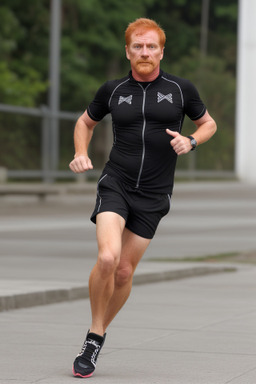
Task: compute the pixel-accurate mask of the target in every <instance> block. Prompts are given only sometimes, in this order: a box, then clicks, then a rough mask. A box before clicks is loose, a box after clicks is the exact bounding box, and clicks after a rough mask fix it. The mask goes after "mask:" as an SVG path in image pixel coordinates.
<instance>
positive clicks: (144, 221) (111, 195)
mask: <svg viewBox="0 0 256 384" xmlns="http://www.w3.org/2000/svg"><path fill="white" fill-rule="evenodd" d="M170 203H171V198H170V195H168V194H159V193H149V192H143V191H141V190H138V189H135V188H132V187H130V186H128V185H126V184H124V183H123V182H122V181H119V180H118V179H116V178H115V177H113V176H110V175H108V174H104V175H103V176H102V177H101V178H100V179H99V182H98V187H97V199H96V205H95V209H94V211H93V213H92V216H91V221H92V222H93V223H96V216H97V214H98V213H101V212H115V213H117V214H119V215H120V216H122V217H123V218H124V219H125V221H126V228H128V229H129V230H130V231H131V232H133V233H135V234H136V235H139V236H141V237H144V238H146V239H152V238H153V237H154V234H155V232H156V229H157V226H158V224H159V222H160V220H161V219H162V217H163V216H165V215H166V214H167V213H168V212H169V209H170Z"/></svg>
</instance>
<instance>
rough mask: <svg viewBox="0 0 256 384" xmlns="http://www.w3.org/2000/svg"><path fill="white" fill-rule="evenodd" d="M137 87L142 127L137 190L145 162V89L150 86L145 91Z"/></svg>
mask: <svg viewBox="0 0 256 384" xmlns="http://www.w3.org/2000/svg"><path fill="white" fill-rule="evenodd" d="M138 85H139V86H140V87H141V89H142V91H143V100H142V117H143V126H142V133H141V137H142V155H141V163H140V171H139V175H138V178H137V183H136V188H139V185H140V178H141V174H142V170H143V165H144V160H145V150H146V149H145V129H146V116H145V102H146V91H147V88H148V87H149V86H150V84H148V85H147V86H146V88H145V89H144V88H143V86H142V85H141V84H140V83H138Z"/></svg>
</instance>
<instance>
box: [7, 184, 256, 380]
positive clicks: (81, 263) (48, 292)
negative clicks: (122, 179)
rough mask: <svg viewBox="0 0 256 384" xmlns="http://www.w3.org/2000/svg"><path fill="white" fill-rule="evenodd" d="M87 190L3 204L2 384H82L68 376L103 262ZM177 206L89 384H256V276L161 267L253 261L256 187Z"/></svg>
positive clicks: (222, 267) (192, 196) (217, 191)
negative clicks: (248, 256) (230, 257)
mask: <svg viewBox="0 0 256 384" xmlns="http://www.w3.org/2000/svg"><path fill="white" fill-rule="evenodd" d="M90 188H91V186H90ZM65 190H66V191H67V189H66V187H65ZM86 191H87V190H86V185H80V186H79V188H76V190H75V189H73V190H72V193H70V194H68V193H67V192H65V193H60V195H58V196H55V195H53V196H52V195H51V196H47V197H46V199H45V201H44V202H43V203H40V204H39V203H38V199H37V197H36V196H35V197H33V196H29V197H27V196H4V197H1V198H0V214H1V222H0V310H2V312H1V313H0V340H1V343H0V356H1V359H0V384H9V383H10V384H11V383H12V384H15V383H17V384H23V383H31V384H32V383H33V384H34V383H40V384H60V383H62V384H66V383H72V382H74V380H79V379H75V378H72V375H71V365H72V361H73V359H74V356H75V355H76V354H77V353H78V351H79V349H80V347H81V344H82V342H83V338H84V336H85V333H86V331H87V327H88V326H89V324H90V311H89V301H88V299H85V300H77V299H79V298H80V299H81V298H82V297H87V296H88V288H87V281H88V276H89V273H90V270H91V268H92V266H93V264H94V263H95V255H96V251H97V250H96V242H95V227H94V225H92V224H91V223H90V222H89V220H88V217H89V214H90V212H91V210H92V206H93V204H94V200H95V196H94V195H92V194H91V189H90V193H86ZM172 204H173V206H172V209H171V212H170V214H169V215H168V216H167V217H166V218H165V219H164V220H163V221H162V223H161V225H160V227H159V230H158V232H157V235H156V237H155V239H154V240H153V242H152V244H151V245H150V247H149V249H148V250H147V252H146V254H145V256H144V258H143V260H142V262H141V263H140V265H139V267H138V269H137V271H136V276H135V286H134V288H133V294H132V296H131V298H130V299H129V302H128V303H127V305H126V306H125V308H124V310H123V311H122V312H121V313H120V315H119V316H118V317H117V318H116V319H115V321H114V323H113V325H112V326H111V327H110V328H109V331H108V337H107V341H106V345H105V346H104V350H103V351H102V356H101V357H100V359H99V363H98V367H97V372H96V373H95V376H93V377H92V378H90V380H91V381H92V382H94V383H118V384H122V383H127V384H128V383H129V384H130V383H135V384H143V383H147V384H150V383H172V384H201V383H202V384H228V383H232V384H255V383H256V306H255V304H256V301H255V300H256V299H255V297H256V284H255V281H256V267H254V266H250V265H241V264H236V265H235V266H234V265H228V264H217V263H192V262H187V263H179V262H176V263H174V262H163V261H160V260H161V259H163V258H164V259H172V258H175V259H180V258H183V257H188V258H193V257H195V256H204V255H214V254H218V253H226V252H231V253H232V252H238V253H239V252H251V251H255V250H256V239H255V233H256V186H253V185H245V184H241V183H238V182H219V183H212V182H209V183H188V184H187V183H184V184H182V183H180V184H176V187H175V190H174V197H173V203H172ZM152 259H154V261H153V260H152ZM234 267H235V268H236V271H234ZM231 270H233V272H227V271H231ZM220 272H221V273H220ZM74 299H76V300H75V301H73V300H74ZM61 301H62V303H58V304H51V305H41V304H49V303H55V302H61ZM27 306H32V308H25V307H27ZM15 308H21V309H19V310H9V311H7V309H15Z"/></svg>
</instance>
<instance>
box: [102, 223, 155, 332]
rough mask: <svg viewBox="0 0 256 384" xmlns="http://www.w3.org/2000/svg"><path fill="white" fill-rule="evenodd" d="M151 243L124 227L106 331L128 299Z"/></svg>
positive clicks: (107, 313) (108, 308)
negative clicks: (137, 268)
mask: <svg viewBox="0 0 256 384" xmlns="http://www.w3.org/2000/svg"><path fill="white" fill-rule="evenodd" d="M149 243H150V239H145V238H142V237H140V236H138V235H136V234H134V233H132V232H131V231H129V230H128V229H126V228H125V229H124V232H123V237H122V251H121V257H120V262H119V264H118V267H117V269H116V272H115V281H114V287H113V291H112V292H113V294H112V297H111V300H110V301H109V303H108V307H107V310H106V313H105V316H104V323H103V326H104V332H105V330H106V328H107V326H108V325H109V324H110V323H111V321H112V320H113V319H114V317H115V316H116V314H117V313H118V312H119V311H120V309H121V308H122V307H123V305H124V304H125V302H126V301H127V299H128V297H129V295H130V292H131V288H132V280H133V274H134V271H135V269H136V267H137V265H138V263H139V261H140V260H141V258H142V256H143V254H144V252H145V250H146V248H147V247H148V245H149Z"/></svg>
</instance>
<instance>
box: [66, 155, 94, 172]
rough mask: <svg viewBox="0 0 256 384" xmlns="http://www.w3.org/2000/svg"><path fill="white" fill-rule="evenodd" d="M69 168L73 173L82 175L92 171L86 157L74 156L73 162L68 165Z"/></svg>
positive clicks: (89, 161)
mask: <svg viewBox="0 0 256 384" xmlns="http://www.w3.org/2000/svg"><path fill="white" fill-rule="evenodd" d="M69 168H70V169H71V171H73V172H75V173H82V172H86V171H88V170H89V169H93V165H92V162H91V159H90V158H89V157H88V156H85V155H78V156H76V155H75V158H74V160H72V161H71V163H70V164H69Z"/></svg>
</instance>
